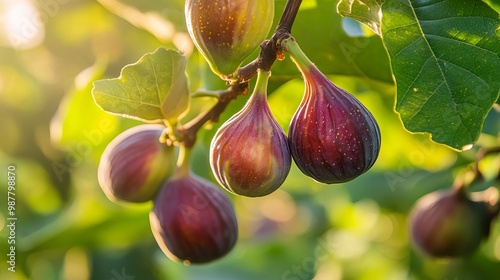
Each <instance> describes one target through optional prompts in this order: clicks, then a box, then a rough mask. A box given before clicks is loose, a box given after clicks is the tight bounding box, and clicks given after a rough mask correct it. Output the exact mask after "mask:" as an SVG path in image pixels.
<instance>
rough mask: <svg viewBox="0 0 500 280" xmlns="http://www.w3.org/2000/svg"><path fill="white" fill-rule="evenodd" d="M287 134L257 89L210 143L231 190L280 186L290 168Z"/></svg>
mask: <svg viewBox="0 0 500 280" xmlns="http://www.w3.org/2000/svg"><path fill="white" fill-rule="evenodd" d="M291 163H292V159H291V156H290V151H289V149H288V143H287V137H286V134H285V132H284V131H283V129H282V128H281V127H280V126H279V124H278V123H277V122H276V120H275V119H274V117H273V116H272V114H271V111H270V109H269V106H268V104H267V100H266V95H265V93H262V92H256V93H253V95H252V97H251V99H250V100H249V102H248V103H247V104H246V105H245V107H244V108H243V109H242V110H241V111H240V112H238V113H237V114H235V115H234V116H233V117H232V118H230V119H229V120H228V121H227V122H226V123H224V125H222V126H221V127H220V128H219V130H218V131H217V133H216V134H215V136H214V138H213V139H212V143H211V145H210V165H211V167H212V171H213V173H214V175H215V177H216V179H217V181H218V182H219V183H220V184H221V185H222V186H223V187H224V188H225V189H226V190H228V191H229V192H232V193H235V194H239V195H243V196H249V197H259V196H265V195H268V194H270V193H272V192H274V191H275V190H277V189H278V188H279V187H280V186H281V185H282V184H283V182H284V181H285V179H286V177H287V176H288V173H289V171H290V166H291Z"/></svg>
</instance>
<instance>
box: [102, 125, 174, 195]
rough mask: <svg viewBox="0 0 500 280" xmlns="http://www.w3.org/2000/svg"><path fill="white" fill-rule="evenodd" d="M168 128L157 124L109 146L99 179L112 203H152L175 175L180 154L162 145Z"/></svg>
mask: <svg viewBox="0 0 500 280" xmlns="http://www.w3.org/2000/svg"><path fill="white" fill-rule="evenodd" d="M164 128H165V127H164V126H162V125H155V124H146V125H139V126H136V127H134V128H131V129H128V130H126V131H125V132H123V133H121V134H120V135H118V136H117V137H116V138H115V139H113V141H111V142H110V143H109V144H108V146H107V147H106V149H105V150H104V152H103V154H102V156H101V160H100V162H99V167H98V179H99V184H100V186H101V188H102V189H103V191H104V193H105V194H106V196H107V197H108V198H109V199H110V200H113V201H127V202H145V201H148V200H151V199H152V198H153V197H154V195H155V194H156V193H157V191H158V189H159V188H160V186H161V185H162V184H163V182H164V181H165V180H166V179H167V178H168V177H169V176H170V175H171V174H172V173H173V171H174V169H175V163H176V160H177V159H176V150H175V148H174V147H172V146H168V145H166V144H165V143H160V137H161V136H162V133H163V129H164Z"/></svg>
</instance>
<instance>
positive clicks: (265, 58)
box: [238, 0, 302, 81]
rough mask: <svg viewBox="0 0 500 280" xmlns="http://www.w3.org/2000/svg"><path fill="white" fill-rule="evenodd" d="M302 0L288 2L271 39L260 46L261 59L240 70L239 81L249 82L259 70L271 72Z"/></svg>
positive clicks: (289, 0) (288, 35) (258, 58)
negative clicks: (281, 43) (282, 41)
mask: <svg viewBox="0 0 500 280" xmlns="http://www.w3.org/2000/svg"><path fill="white" fill-rule="evenodd" d="M300 4H302V0H288V1H287V2H286V5H285V9H284V10H283V13H282V14H281V18H280V21H279V23H278V26H277V27H276V30H275V31H274V34H273V36H272V37H271V39H269V40H266V41H264V42H262V44H261V45H260V48H261V50H260V53H259V57H257V58H256V59H255V60H253V61H252V62H250V63H249V64H247V65H245V66H243V67H240V69H238V80H239V81H248V80H250V79H251V78H252V77H253V76H255V75H256V74H257V69H259V68H260V69H264V70H267V71H270V70H271V67H272V66H273V64H274V62H275V61H276V57H277V56H278V54H279V53H281V45H280V42H281V40H284V39H285V38H288V37H290V36H291V35H290V33H291V31H292V26H293V23H294V21H295V17H296V16H297V13H298V12H299V8H300Z"/></svg>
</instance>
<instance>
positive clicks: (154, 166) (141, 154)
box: [98, 0, 489, 264]
mask: <svg viewBox="0 0 500 280" xmlns="http://www.w3.org/2000/svg"><path fill="white" fill-rule="evenodd" d="M185 16H186V21H187V28H188V31H189V34H190V36H191V38H192V40H193V42H194V44H195V45H196V47H197V49H198V50H199V52H200V53H201V54H202V55H203V56H204V57H205V59H206V60H207V62H208V64H209V66H210V68H211V70H212V71H213V72H214V73H215V74H217V75H218V76H219V77H220V78H222V79H223V80H226V81H228V82H229V83H231V82H232V81H234V80H235V77H236V76H237V71H238V68H239V67H240V66H241V64H242V62H243V61H244V60H245V59H246V58H247V57H248V56H249V55H250V54H251V53H252V52H253V51H254V50H255V49H256V48H257V47H258V46H259V45H260V43H261V42H262V41H263V40H265V38H266V36H267V35H268V33H269V30H270V28H271V25H272V23H273V16H274V0H234V1H222V0H187V1H186V4H185ZM281 47H282V48H283V50H284V51H286V52H288V53H289V54H290V57H291V58H292V60H293V61H294V63H295V64H296V66H297V68H298V69H299V70H300V72H301V73H302V76H303V78H304V82H305V92H304V96H303V99H302V101H301V103H300V105H299V107H298V108H297V110H296V112H295V114H294V116H293V119H292V121H291V123H290V126H289V133H288V136H287V135H286V134H285V132H284V131H283V129H282V128H281V127H280V125H279V124H278V123H277V121H276V120H275V119H274V117H273V115H272V114H271V111H270V109H269V106H268V103H267V84H268V79H269V77H270V72H269V71H265V70H259V71H258V73H257V79H256V83H255V87H254V90H253V93H252V95H251V96H250V98H249V100H248V101H247V103H246V104H245V106H244V107H243V108H242V109H241V111H239V112H238V113H236V114H235V115H233V116H232V117H231V118H230V119H229V120H227V121H226V122H225V123H224V124H223V125H222V126H221V127H220V128H219V129H218V131H217V132H216V134H215V136H214V137H213V139H212V143H211V146H210V166H211V168H212V171H213V174H214V176H215V178H216V180H217V181H218V182H219V183H220V185H221V186H222V187H223V188H224V189H226V190H227V191H229V192H230V193H233V194H236V195H242V196H247V197H260V196H265V195H268V194H270V193H272V192H274V191H275V190H277V189H278V188H279V187H280V186H281V185H282V183H283V182H284V181H285V179H286V177H287V175H288V173H289V171H290V166H291V163H292V161H294V162H295V164H296V165H297V166H298V168H299V169H300V170H301V171H302V172H303V173H304V174H305V175H307V176H309V177H311V178H312V179H314V180H315V181H317V182H321V183H325V184H333V183H343V182H347V181H350V180H352V179H354V178H356V177H358V176H359V175H361V174H363V173H364V172H366V171H367V170H368V169H370V168H371V167H372V166H373V164H374V163H375V161H376V159H377V156H378V153H379V150H380V141H381V139H380V130H379V127H378V125H377V122H376V121H375V119H374V117H373V115H372V114H371V113H370V112H369V111H368V109H367V108H366V107H365V106H363V105H362V104H361V102H360V101H358V100H357V99H356V98H355V97H354V96H353V95H351V94H349V93H348V92H346V91H344V90H343V89H341V88H339V87H337V86H336V85H335V84H333V83H332V82H331V81H330V80H329V79H328V78H327V77H326V76H325V75H324V74H323V73H321V72H320V71H319V70H318V68H317V67H316V66H315V65H314V64H313V63H312V62H311V61H310V60H309V59H308V58H307V56H306V55H305V54H304V53H303V52H302V50H301V49H300V48H299V46H298V44H297V43H296V42H295V40H294V39H293V38H290V39H286V40H284V41H283V42H282V46H281ZM165 135H166V134H165V127H164V126H162V125H158V124H145V125H140V126H137V127H134V128H131V129H129V130H127V131H125V132H123V133H122V134H120V135H119V136H117V137H116V138H115V139H114V140H113V141H112V142H111V143H110V144H109V145H108V147H107V148H106V150H105V151H104V153H103V155H102V158H101V161H100V164H99V168H98V178H99V184H100V186H101V188H102V189H103V191H104V193H105V194H106V196H107V197H108V198H109V199H111V200H113V201H126V202H136V203H140V202H146V201H150V200H152V201H153V208H152V210H151V212H150V224H151V230H152V232H153V235H154V237H155V239H156V241H157V243H158V245H159V247H160V248H161V249H162V251H163V252H164V253H165V254H166V255H167V256H168V257H169V258H170V259H172V260H174V261H180V262H183V263H185V264H190V263H206V262H210V261H212V260H215V259H218V258H220V257H222V256H224V255H225V254H227V253H228V252H229V251H230V250H231V249H232V248H233V246H234V245H235V243H236V240H237V236H238V224H237V220H236V215H235V211H234V207H233V205H232V203H231V201H230V199H228V197H227V196H226V195H225V194H223V193H222V192H221V191H219V188H217V187H216V186H215V185H214V184H213V183H211V182H210V181H207V180H205V179H203V178H201V177H198V176H196V175H194V174H192V173H191V172H190V170H189V153H190V149H189V148H187V147H184V146H182V145H181V146H173V145H170V144H169V141H166V136H165ZM452 199H454V200H456V201H458V202H455V204H459V205H458V206H454V205H453V206H449V205H447V204H446V203H448V204H450V202H442V204H443V205H444V206H442V207H441V208H445V210H443V211H448V212H449V211H454V213H456V215H455V216H456V219H457V221H456V224H460V221H459V220H461V219H462V220H463V219H464V215H462V212H463V211H466V210H463V209H466V208H471V209H474V210H473V211H475V212H480V211H483V208H485V206H482V205H480V204H478V203H479V202H477V203H476V202H470V201H469V200H467V198H466V197H465V196H464V195H463V192H450V193H442V194H439V195H438V196H436V197H433V198H432V200H433V201H434V202H435V201H437V200H442V201H450V200H452ZM429 200H431V199H429V198H424V201H426V202H425V203H424V202H422V203H420V204H418V205H417V206H416V209H417V210H415V211H414V214H413V216H414V217H413V224H412V229H414V230H413V231H414V232H417V233H418V232H419V233H418V236H416V237H415V238H414V239H415V242H416V243H417V244H418V245H419V246H421V247H424V248H429V247H433V248H435V249H432V250H434V251H432V252H431V253H434V254H436V255H439V254H444V253H443V252H449V250H450V249H449V248H447V247H446V245H443V244H446V241H450V239H449V236H448V235H446V233H447V232H455V231H456V229H455V227H456V226H454V225H448V223H444V222H443V221H441V220H438V219H437V218H436V216H435V213H434V212H435V211H441V210H439V209H437V208H436V207H432V206H429V205H431V204H432V203H430V202H429ZM434 202H433V203H434ZM427 208H430V209H427ZM438 208H439V207H438ZM485 209H486V208H485ZM486 210H487V209H486ZM486 210H484V211H486ZM475 212H474V213H475ZM465 219H469V220H471V221H474V222H475V223H477V224H478V226H477V227H476V229H477V231H478V232H477V233H474V236H481V237H482V236H484V232H486V231H487V230H488V229H489V228H488V227H486V223H487V221H486V220H484V219H483V220H480V219H476V216H474V214H470V215H469V216H467V215H465ZM429 221H431V222H432V223H434V224H436V225H433V224H432V223H429ZM439 226H441V227H445V226H446V227H448V228H445V229H442V230H441V231H439V232H438V233H435V231H436V228H439ZM433 236H434V237H433ZM436 236H437V237H436ZM463 238H467V237H463ZM472 243H473V244H468V243H464V247H463V248H461V247H460V248H455V247H454V248H455V249H456V250H459V251H460V252H462V251H469V250H470V248H472V247H474V245H475V244H476V241H474V242H472ZM436 244H438V245H436ZM436 246H438V247H436ZM439 246H445V248H441V247H439ZM429 250H431V249H428V250H427V251H429Z"/></svg>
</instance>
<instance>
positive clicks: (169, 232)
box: [149, 175, 238, 264]
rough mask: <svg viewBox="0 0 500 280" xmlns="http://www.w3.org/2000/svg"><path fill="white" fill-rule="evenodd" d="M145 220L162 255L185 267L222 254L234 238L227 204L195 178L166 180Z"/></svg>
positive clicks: (235, 228) (209, 185)
mask: <svg viewBox="0 0 500 280" xmlns="http://www.w3.org/2000/svg"><path fill="white" fill-rule="evenodd" d="M149 217H150V223H151V230H152V232H153V235H154V237H155V239H156V242H157V243H158V245H159V246H160V248H161V249H162V251H163V252H164V253H165V255H167V257H169V258H170V259H171V260H174V261H182V262H184V263H186V264H189V263H206V262H210V261H212V260H215V259H218V258H220V257H222V256H224V255H226V254H227V253H228V252H229V251H230V250H231V249H232V248H233V246H234V244H235V243H236V240H237V237H238V224H237V221H236V215H235V211H234V208H233V206H232V204H231V201H230V200H229V199H228V198H227V197H226V196H225V195H224V194H222V193H221V192H220V191H219V190H218V189H217V188H216V187H215V186H214V185H213V184H212V183H210V182H208V181H205V180H204V179H202V178H200V177H197V176H195V175H188V176H185V177H179V178H174V179H172V180H170V181H167V182H166V184H165V185H164V186H163V187H162V189H161V191H160V192H159V193H158V196H157V197H156V199H155V202H154V207H153V210H152V211H151V213H150V216H149Z"/></svg>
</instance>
